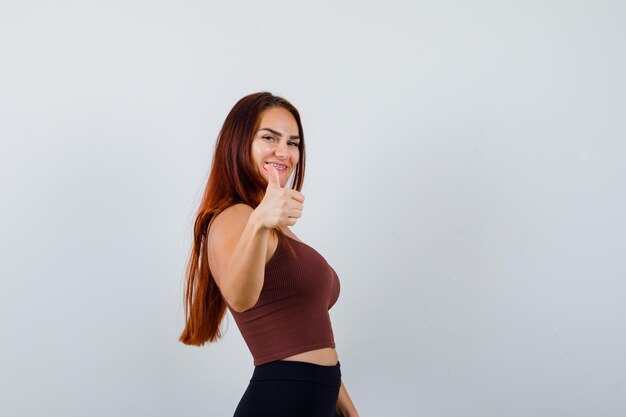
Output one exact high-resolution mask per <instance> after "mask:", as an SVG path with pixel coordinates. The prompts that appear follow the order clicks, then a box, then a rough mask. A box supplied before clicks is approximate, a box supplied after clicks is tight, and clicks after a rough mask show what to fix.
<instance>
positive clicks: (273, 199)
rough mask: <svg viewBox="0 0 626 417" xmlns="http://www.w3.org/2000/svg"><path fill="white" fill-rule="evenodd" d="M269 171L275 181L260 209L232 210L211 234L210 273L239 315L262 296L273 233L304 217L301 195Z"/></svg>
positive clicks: (220, 218)
mask: <svg viewBox="0 0 626 417" xmlns="http://www.w3.org/2000/svg"><path fill="white" fill-rule="evenodd" d="M269 169H270V178H273V180H271V181H269V183H268V186H267V190H266V191H265V196H264V197H263V200H262V201H261V203H260V204H259V205H258V207H257V208H256V209H254V210H253V209H252V207H250V206H247V205H245V204H236V205H234V206H232V207H229V208H228V209H226V210H224V211H223V212H222V213H220V214H219V215H218V216H217V217H216V218H215V220H214V221H213V223H212V225H211V228H210V230H209V238H208V252H209V253H208V255H209V265H210V268H211V272H212V274H213V276H214V277H215V280H216V283H217V285H218V286H219V288H220V291H221V292H222V295H223V296H224V298H225V299H226V301H227V302H228V304H229V305H230V306H231V307H232V308H233V309H234V310H235V311H237V312H242V311H245V310H247V309H249V308H251V307H253V306H254V305H255V304H256V302H257V301H258V299H259V296H260V295H261V289H262V288H263V281H264V273H265V262H266V258H267V254H268V245H269V244H270V239H271V235H270V229H273V228H276V227H279V226H281V225H286V226H291V225H293V224H295V223H296V220H297V219H298V218H299V217H301V216H302V209H303V202H304V196H303V195H302V193H300V192H298V191H296V190H292V189H289V188H282V187H280V183H279V181H278V172H277V171H275V168H274V167H270V168H269ZM271 242H272V244H274V243H275V241H273V240H272V241H271Z"/></svg>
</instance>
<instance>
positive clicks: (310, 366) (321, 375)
mask: <svg viewBox="0 0 626 417" xmlns="http://www.w3.org/2000/svg"><path fill="white" fill-rule="evenodd" d="M277 380H285V381H309V382H316V383H318V384H324V385H330V386H333V387H335V388H340V387H341V364H340V363H339V361H337V363H336V364H335V365H331V366H327V365H318V364H316V363H310V362H300V361H281V360H277V361H273V362H268V363H264V364H263V365H258V366H255V367H254V372H253V373H252V379H250V382H252V381H277Z"/></svg>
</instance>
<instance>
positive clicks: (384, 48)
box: [0, 0, 626, 417]
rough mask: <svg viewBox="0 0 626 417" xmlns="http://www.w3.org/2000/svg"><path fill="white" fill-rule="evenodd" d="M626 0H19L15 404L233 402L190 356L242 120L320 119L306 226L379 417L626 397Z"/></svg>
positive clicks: (69, 413) (188, 410)
mask: <svg viewBox="0 0 626 417" xmlns="http://www.w3.org/2000/svg"><path fill="white" fill-rule="evenodd" d="M625 18H626V6H625V5H624V3H623V2H621V1H591V0H580V1H576V2H567V1H563V0H561V1H550V0H547V1H546V0H542V1H504V2H490V1H485V0H483V1H446V0H444V1H441V0H439V1H429V2H419V1H397V0H390V1H385V2H371V1H369V2H368V1H365V2H364V1H363V0H360V1H350V2H321V1H315V2H313V1H308V2H293V1H283V2H277V1H266V2H254V1H247V2H230V3H228V4H227V3H226V2H223V3H222V2H219V3H218V2H208V1H205V2H201V1H194V2H191V1H187V2H184V1H173V0H163V1H128V0H125V1H99V2H97V1H91V2H85V1H56V2H46V1H17V0H10V1H9V0H1V1H0V137H1V140H2V142H1V148H0V158H1V161H0V162H1V163H0V170H1V172H0V174H1V175H0V187H1V189H0V192H1V198H2V204H1V206H0V210H1V212H0V227H1V229H0V236H1V240H0V245H1V246H0V260H1V263H0V273H1V279H2V281H1V291H0V320H1V322H0V326H1V327H0V332H1V337H2V340H1V343H0V383H1V389H0V415H2V416H3V417H4V416H7V417H26V416H28V417H39V416H42V417H43V416H64V417H79V416H85V415H88V416H92V417H99V416H102V417H105V416H106V417H110V416H133V417H134V416H151V417H166V416H229V415H232V412H233V411H234V409H235V407H236V405H237V402H238V401H239V398H240V397H241V395H242V393H243V391H244V389H245V387H246V386H247V384H248V380H249V378H250V375H251V373H252V369H253V365H252V357H251V355H250V353H249V352H248V350H247V348H246V346H245V343H244V341H243V339H242V338H241V335H240V333H239V332H238V330H237V327H236V325H235V322H234V320H233V318H232V316H230V315H229V316H228V317H227V319H226V320H225V322H224V323H223V328H224V330H225V331H226V336H225V337H224V339H222V340H221V341H220V342H219V343H217V344H211V345H205V346H204V347H202V348H197V347H188V346H185V345H183V344H181V343H179V342H178V341H177V338H178V336H179V334H180V332H181V330H182V326H183V309H182V289H183V273H184V266H185V262H186V259H187V255H188V251H189V248H190V245H191V231H192V224H193V216H194V214H195V210H196V208H197V205H198V203H199V199H200V196H201V192H202V189H203V186H204V184H205V181H206V176H207V174H208V170H209V165H210V161H211V156H212V149H213V145H214V143H215V138H216V136H217V133H218V131H219V128H220V127H221V124H222V123H223V121H224V118H225V117H226V114H227V113H228V111H229V110H230V108H231V107H232V106H233V105H234V103H235V102H236V101H237V100H238V99H239V98H241V97H243V96H244V95H246V94H249V93H253V92H257V91H265V90H266V91H271V92H272V93H275V94H278V95H282V96H284V97H286V98H287V99H289V100H290V101H292V102H293V103H294V104H295V105H296V107H298V109H299V110H300V112H301V115H302V120H303V124H304V133H305V137H306V141H307V152H308V159H307V167H308V169H307V174H306V180H305V187H304V189H303V192H304V194H305V195H306V198H307V199H306V204H305V212H304V216H303V218H302V219H301V221H300V222H299V223H298V224H297V225H296V227H295V228H294V232H295V233H296V234H297V235H298V236H299V237H300V238H301V239H303V240H304V241H305V242H307V243H308V244H310V245H312V246H313V247H315V248H316V249H317V250H318V251H319V252H320V253H322V254H323V255H324V256H325V257H326V259H327V260H328V261H329V262H330V263H331V265H333V266H334V267H335V269H336V270H337V272H338V274H339V277H340V279H341V284H342V286H341V294H340V298H339V300H338V303H337V304H336V305H335V306H334V307H333V309H332V310H331V317H332V320H333V327H334V332H335V341H336V343H337V352H338V354H339V359H340V362H341V364H342V372H343V380H344V383H345V384H346V387H347V389H348V392H349V394H350V396H351V397H352V399H353V401H354V403H355V404H356V406H357V408H358V410H359V412H360V415H361V416H362V417H366V416H391V415H393V416H433V417H452V416H464V417H466V416H476V417H488V416H493V417H501V416H512V417H517V416H519V417H527V416H550V417H552V416H591V415H598V416H600V415H601V416H623V415H626V400H624V398H626V381H625V375H626V361H624V358H623V352H624V351H626V332H625V329H626V307H625V306H624V294H625V291H626V285H625V284H624V278H625V277H626V273H625V271H626V261H625V260H624V259H625V258H626V257H625V256H624V255H625V252H626V250H625V249H626V248H625V244H624V236H625V234H626V227H625V222H624V212H625V210H626V198H625V194H624V189H625V186H626V164H625V162H626V146H625V139H626V124H625V122H624V120H625V118H624V115H625V114H626V112H625V110H626V103H625V101H626V78H625V77H624V74H625V73H626V53H625V50H626V49H625V45H624V39H626V29H625V26H624V21H625Z"/></svg>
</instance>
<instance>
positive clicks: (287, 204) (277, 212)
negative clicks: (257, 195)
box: [254, 164, 304, 229]
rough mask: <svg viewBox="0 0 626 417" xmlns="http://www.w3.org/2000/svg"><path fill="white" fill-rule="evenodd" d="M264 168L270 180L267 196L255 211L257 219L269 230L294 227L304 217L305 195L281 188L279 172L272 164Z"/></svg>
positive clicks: (266, 191)
mask: <svg viewBox="0 0 626 417" xmlns="http://www.w3.org/2000/svg"><path fill="white" fill-rule="evenodd" d="M263 168H264V169H265V170H266V171H267V172H268V173H269V179H268V182H267V189H266V190H265V196H264V197H263V200H261V203H260V204H259V205H258V206H257V208H256V209H255V210H254V214H255V217H256V218H257V220H258V221H259V222H260V224H261V225H262V226H263V227H265V228H267V229H274V228H277V227H279V226H293V225H294V224H296V221H297V219H299V218H300V217H302V209H303V208H304V205H303V203H304V195H303V194H302V193H301V192H299V191H296V190H292V189H291V188H283V187H281V185H280V177H279V174H278V170H276V168H274V167H273V166H272V165H271V164H266V165H264V166H263Z"/></svg>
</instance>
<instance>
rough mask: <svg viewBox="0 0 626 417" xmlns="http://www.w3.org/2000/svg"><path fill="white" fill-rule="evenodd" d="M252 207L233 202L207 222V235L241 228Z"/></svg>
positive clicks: (246, 220)
mask: <svg viewBox="0 0 626 417" xmlns="http://www.w3.org/2000/svg"><path fill="white" fill-rule="evenodd" d="M253 211H254V209H253V208H252V207H250V206H249V205H247V204H244V203H239V204H234V205H232V206H230V207H228V208H226V209H224V210H222V211H221V212H219V213H218V214H216V215H215V217H214V218H213V219H212V220H211V222H210V223H209V236H211V235H216V234H217V235H221V234H222V233H224V232H229V231H233V230H239V229H243V228H244V227H245V225H246V223H247V222H248V219H249V218H250V215H251V214H252V212H253Z"/></svg>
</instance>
